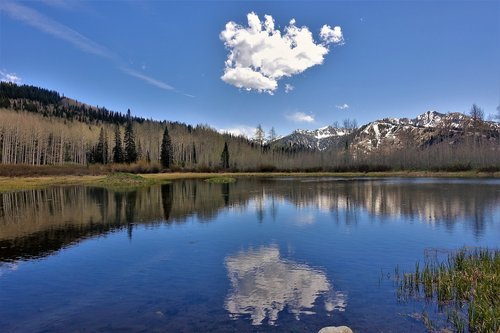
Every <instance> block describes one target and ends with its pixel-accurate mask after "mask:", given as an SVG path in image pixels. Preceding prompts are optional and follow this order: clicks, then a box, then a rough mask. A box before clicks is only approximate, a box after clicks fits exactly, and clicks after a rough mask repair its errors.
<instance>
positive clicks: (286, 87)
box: [285, 83, 295, 94]
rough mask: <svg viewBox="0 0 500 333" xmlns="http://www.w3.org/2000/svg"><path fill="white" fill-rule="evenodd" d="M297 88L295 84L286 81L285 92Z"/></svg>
mask: <svg viewBox="0 0 500 333" xmlns="http://www.w3.org/2000/svg"><path fill="white" fill-rule="evenodd" d="M294 89H295V87H294V86H292V85H291V84H290V83H285V92H286V93H287V94H288V93H289V92H290V91H293V90H294Z"/></svg>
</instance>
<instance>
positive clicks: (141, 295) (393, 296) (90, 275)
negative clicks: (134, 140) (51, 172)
mask: <svg viewBox="0 0 500 333" xmlns="http://www.w3.org/2000/svg"><path fill="white" fill-rule="evenodd" d="M499 246H500V180H498V179H441V178H439V179H438V178H415V179H407V178H354V179H353V178H350V179H343V178H328V177H323V178H317V177H303V178H300V177H295V178H293V177H290V178H288V177H275V178H264V177H262V178H258V177H257V178H238V179H237V181H236V182H234V183H222V184H217V183H209V182H206V181H204V180H176V181H172V182H171V183H168V184H162V185H153V186H149V187H143V188H139V189H130V190H127V189H115V190H112V189H105V188H98V187H89V186H61V187H49V188H46V189H37V190H29V191H17V192H7V193H0V331H2V332H318V331H319V330H320V329H321V328H322V327H325V326H341V325H345V326H349V327H350V328H352V330H353V331H355V332H426V330H427V329H426V324H425V320H423V318H424V317H425V316H429V318H431V319H432V320H433V321H434V322H437V323H439V322H443V323H444V322H446V314H443V313H440V311H439V307H438V306H437V305H436V304H434V303H432V302H422V301H419V300H412V299H409V300H405V301H402V300H401V299H399V298H398V295H397V290H396V288H395V284H396V283H395V281H394V278H395V275H397V274H398V272H404V271H411V270H412V269H414V267H415V263H416V262H421V263H422V262H424V261H425V260H426V258H427V257H428V256H442V255H446V253H449V252H450V251H456V250H457V249H460V248H464V247H467V248H476V247H481V248H490V249H495V248H498V247H499ZM424 314H425V315H424ZM443 325H444V324H443Z"/></svg>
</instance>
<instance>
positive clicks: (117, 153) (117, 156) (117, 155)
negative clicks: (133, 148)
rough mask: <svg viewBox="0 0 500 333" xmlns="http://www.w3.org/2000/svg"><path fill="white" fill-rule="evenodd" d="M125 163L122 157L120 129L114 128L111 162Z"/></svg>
mask: <svg viewBox="0 0 500 333" xmlns="http://www.w3.org/2000/svg"><path fill="white" fill-rule="evenodd" d="M124 161H125V159H124V156H123V147H122V139H121V134H120V127H119V126H118V125H116V127H115V146H114V147H113V162H114V163H123V162H124Z"/></svg>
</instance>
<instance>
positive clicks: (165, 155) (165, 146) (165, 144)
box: [160, 126, 173, 169]
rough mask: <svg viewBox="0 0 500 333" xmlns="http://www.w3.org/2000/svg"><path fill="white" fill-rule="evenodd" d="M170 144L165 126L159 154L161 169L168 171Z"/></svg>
mask: <svg viewBox="0 0 500 333" xmlns="http://www.w3.org/2000/svg"><path fill="white" fill-rule="evenodd" d="M172 155H173V153H172V142H171V141H170V135H168V128H167V126H165V131H164V132H163V139H162V140H161V152H160V162H161V165H162V167H164V168H165V169H168V168H170V167H171V166H172Z"/></svg>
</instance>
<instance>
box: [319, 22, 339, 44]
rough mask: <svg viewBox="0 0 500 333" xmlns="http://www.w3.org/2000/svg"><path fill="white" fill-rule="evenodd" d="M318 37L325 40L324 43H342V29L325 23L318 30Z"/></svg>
mask: <svg viewBox="0 0 500 333" xmlns="http://www.w3.org/2000/svg"><path fill="white" fill-rule="evenodd" d="M319 37H320V38H321V39H322V40H323V41H324V42H325V43H332V44H340V45H342V44H344V36H343V35H342V29H341V28H340V27H339V26H336V27H333V29H332V27H330V26H329V25H327V24H325V25H324V26H322V27H321V31H320V32H319Z"/></svg>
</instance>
